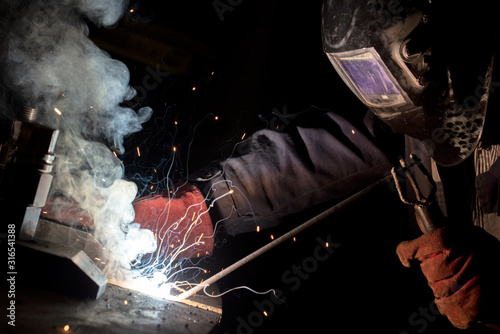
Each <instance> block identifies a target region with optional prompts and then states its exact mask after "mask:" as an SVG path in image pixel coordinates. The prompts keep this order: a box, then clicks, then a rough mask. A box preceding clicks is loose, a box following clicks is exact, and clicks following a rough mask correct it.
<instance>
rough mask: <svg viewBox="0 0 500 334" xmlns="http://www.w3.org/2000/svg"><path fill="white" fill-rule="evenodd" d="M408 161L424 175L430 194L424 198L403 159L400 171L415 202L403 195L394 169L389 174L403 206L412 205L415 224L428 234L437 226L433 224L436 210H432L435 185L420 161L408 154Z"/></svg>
mask: <svg viewBox="0 0 500 334" xmlns="http://www.w3.org/2000/svg"><path fill="white" fill-rule="evenodd" d="M410 159H411V160H412V163H411V165H412V166H413V165H417V166H418V169H419V170H420V172H421V173H422V174H423V175H424V177H425V178H426V180H427V182H428V183H429V185H430V189H431V190H430V193H429V195H428V196H427V197H426V196H424V195H423V194H422V192H421V190H420V187H419V185H418V184H417V182H416V180H415V177H414V176H413V174H412V173H411V172H410V169H409V168H408V167H407V164H406V161H405V160H404V159H400V160H399V163H400V165H401V167H402V169H401V170H402V171H404V173H405V176H406V178H407V180H408V181H409V183H410V184H411V186H412V188H413V191H414V192H415V196H416V200H410V199H408V198H407V197H406V196H405V195H403V190H402V187H401V184H400V182H399V179H398V175H397V173H396V168H392V170H391V174H392V176H393V178H394V183H395V185H396V189H397V191H398V194H399V198H400V199H401V201H402V202H403V203H405V204H408V205H412V206H413V207H414V209H415V214H416V216H417V223H418V226H419V228H420V230H421V231H422V232H423V233H427V232H430V231H432V230H435V229H436V228H438V225H437V224H436V222H435V219H434V216H435V215H436V214H437V213H436V210H434V209H433V207H434V205H433V204H434V203H436V189H437V187H436V183H435V182H434V180H433V179H432V176H431V175H430V174H429V172H428V171H427V169H426V168H425V167H424V166H423V165H422V161H421V160H420V159H419V158H418V157H417V156H416V155H414V154H410Z"/></svg>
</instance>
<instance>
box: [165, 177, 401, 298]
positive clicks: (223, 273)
mask: <svg viewBox="0 0 500 334" xmlns="http://www.w3.org/2000/svg"><path fill="white" fill-rule="evenodd" d="M392 179H393V176H392V175H391V174H389V175H387V176H385V177H384V178H382V179H380V180H378V181H377V182H375V183H373V184H372V185H370V186H368V187H366V188H364V189H362V190H360V191H358V192H357V193H355V194H354V195H352V196H350V197H348V198H346V199H345V200H343V201H341V202H339V203H338V204H336V205H334V206H332V207H331V208H329V209H327V210H325V211H323V212H322V213H320V214H319V215H317V216H315V217H313V218H311V219H310V220H308V221H306V222H305V223H303V224H302V225H299V226H297V227H296V228H294V229H293V230H291V231H289V232H287V233H285V234H283V235H282V236H281V237H279V238H277V239H275V240H273V241H271V242H270V243H268V244H266V245H264V246H263V247H261V248H259V249H257V250H256V251H254V252H253V253H250V254H249V255H247V256H245V257H244V258H242V259H241V260H239V261H237V262H235V263H233V264H232V265H230V266H229V267H227V268H226V269H223V270H222V271H220V272H219V273H217V274H215V275H213V276H212V277H210V278H209V279H207V280H205V281H204V282H203V284H199V285H197V286H195V287H193V288H191V289H189V290H187V291H185V292H183V293H181V294H180V295H179V296H177V298H175V299H177V300H183V299H186V298H189V297H191V296H192V295H194V294H195V293H196V292H198V291H200V290H202V289H204V288H205V287H207V286H209V285H211V284H213V283H215V282H217V281H218V280H219V279H221V278H223V277H224V276H226V275H229V274H230V273H232V272H233V271H235V270H236V269H238V268H239V267H241V266H243V265H245V264H247V263H248V262H250V261H252V260H253V259H255V258H256V257H258V256H260V255H262V254H264V253H265V252H267V251H268V250H270V249H272V248H274V247H276V246H278V245H279V244H281V243H282V242H284V241H286V240H288V239H290V238H292V237H294V236H296V235H297V234H298V233H300V232H302V231H303V230H305V229H306V228H308V227H310V226H312V225H314V224H316V223H317V222H319V221H321V220H323V219H325V218H326V217H328V216H330V215H331V214H334V213H335V212H337V211H339V210H341V209H343V208H344V207H346V206H348V205H349V204H351V203H353V202H355V201H357V200H358V199H360V198H362V197H363V196H365V195H367V194H369V193H370V192H372V191H373V190H375V189H376V188H378V187H379V186H381V185H384V184H386V183H387V182H389V181H390V180H392Z"/></svg>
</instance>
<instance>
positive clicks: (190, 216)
mask: <svg viewBox="0 0 500 334" xmlns="http://www.w3.org/2000/svg"><path fill="white" fill-rule="evenodd" d="M133 204H134V209H135V220H134V222H136V223H139V224H140V225H141V228H145V229H149V230H151V231H152V232H153V233H154V234H155V238H156V242H157V245H158V246H157V249H156V251H155V252H154V253H153V254H151V255H150V256H147V258H146V259H144V258H143V260H142V261H148V259H151V257H154V258H155V261H158V260H159V261H160V262H163V261H173V260H181V259H187V258H196V257H200V256H204V255H208V254H210V253H211V252H212V250H213V247H214V238H213V236H214V231H213V227H212V221H211V219H210V215H209V213H208V209H207V206H206V204H205V198H204V197H203V195H202V193H201V192H200V190H199V189H198V188H197V187H196V186H194V185H193V184H189V183H183V184H176V185H175V186H174V189H172V190H171V191H167V192H164V193H162V194H159V195H155V196H148V197H143V198H139V199H138V200H136V201H134V203H133Z"/></svg>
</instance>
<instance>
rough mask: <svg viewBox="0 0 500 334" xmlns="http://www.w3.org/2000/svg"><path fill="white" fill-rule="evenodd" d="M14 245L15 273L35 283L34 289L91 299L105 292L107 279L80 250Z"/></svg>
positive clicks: (54, 246) (19, 242) (42, 244)
mask: <svg viewBox="0 0 500 334" xmlns="http://www.w3.org/2000/svg"><path fill="white" fill-rule="evenodd" d="M17 245H18V250H17V251H18V254H19V260H18V261H17V262H18V263H19V265H18V266H19V267H20V269H19V270H18V271H19V272H20V273H22V275H25V276H27V277H32V278H33V280H36V281H34V282H33V285H34V286H36V287H38V288H40V287H42V286H43V287H44V290H48V291H53V292H56V293H62V294H65V295H68V296H75V297H80V298H91V299H97V298H99V297H100V296H101V295H102V294H103V292H104V291H105V290H106V284H107V282H108V279H107V278H106V276H105V275H104V274H103V273H102V271H101V270H99V268H98V267H97V265H96V264H95V263H94V261H92V260H91V259H90V257H89V256H88V255H87V254H86V253H85V252H84V251H82V250H80V249H78V248H74V247H70V246H67V245H64V244H49V243H34V242H24V241H18V242H17ZM27 285H29V282H28V284H27Z"/></svg>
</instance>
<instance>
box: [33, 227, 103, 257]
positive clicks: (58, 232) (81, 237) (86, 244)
mask: <svg viewBox="0 0 500 334" xmlns="http://www.w3.org/2000/svg"><path fill="white" fill-rule="evenodd" d="M33 241H35V242H37V243H45V244H63V245H67V246H68V247H73V248H76V249H80V250H82V251H84V252H85V253H86V254H87V255H88V256H89V258H91V259H92V260H95V261H96V263H97V264H98V265H99V264H105V263H107V262H110V261H113V259H111V258H110V254H109V252H106V251H105V249H104V248H103V246H102V245H101V243H100V242H99V241H98V240H97V239H96V238H95V237H94V236H93V235H92V234H91V233H89V232H85V231H82V230H79V229H76V228H72V227H70V226H66V225H64V224H60V223H57V222H52V221H49V220H46V219H43V218H41V219H39V221H38V224H37V229H36V232H35V233H34V234H33ZM103 262H104V263H103Z"/></svg>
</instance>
